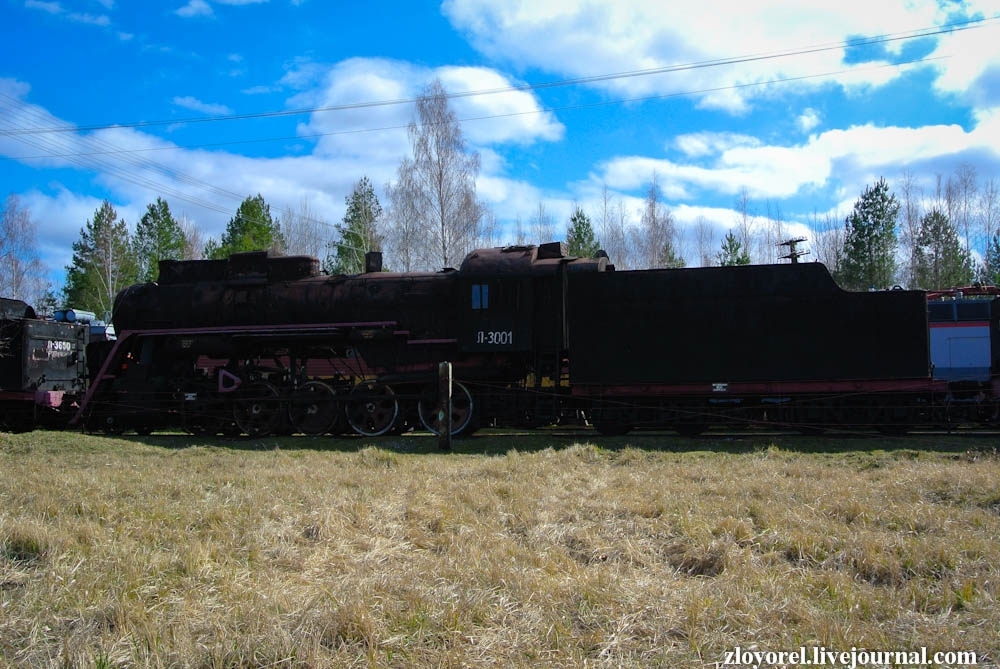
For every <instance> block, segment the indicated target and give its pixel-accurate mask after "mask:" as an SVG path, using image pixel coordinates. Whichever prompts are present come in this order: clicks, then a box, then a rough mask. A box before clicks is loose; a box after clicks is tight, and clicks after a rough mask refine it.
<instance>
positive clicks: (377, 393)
mask: <svg viewBox="0 0 1000 669" xmlns="http://www.w3.org/2000/svg"><path fill="white" fill-rule="evenodd" d="M398 416H399V403H398V402H397V401H396V394H395V393H394V392H392V388H390V387H389V386H387V385H385V384H383V383H376V382H374V381H369V382H366V383H359V384H358V385H356V386H354V389H353V390H351V396H350V397H349V398H348V400H347V422H348V423H349V424H350V426H351V427H352V428H354V431H355V432H357V433H358V434H363V435H365V436H366V437H377V436H379V435H383V434H385V433H386V432H388V431H389V430H391V429H392V426H393V425H395V424H396V418H397V417H398Z"/></svg>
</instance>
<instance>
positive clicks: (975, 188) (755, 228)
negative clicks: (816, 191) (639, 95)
mask: <svg viewBox="0 0 1000 669" xmlns="http://www.w3.org/2000/svg"><path fill="white" fill-rule="evenodd" d="M408 132H409V137H410V143H411V149H412V152H411V153H412V155H411V156H408V157H406V158H404V159H403V160H402V161H401V163H400V166H399V168H398V171H397V174H396V178H395V180H394V182H393V183H392V184H390V185H387V186H386V187H385V190H384V193H385V198H386V206H385V208H383V205H382V203H381V202H380V201H379V198H378V196H377V194H376V192H375V188H374V186H373V185H372V183H371V181H370V180H369V179H368V178H367V177H362V178H361V179H359V181H357V182H356V183H355V184H354V187H353V189H352V191H351V193H350V194H349V195H347V196H346V197H345V204H346V208H345V214H344V217H343V219H342V221H340V222H339V223H337V224H334V225H331V224H330V223H329V222H327V221H324V220H321V219H319V218H317V217H316V216H315V215H313V213H312V212H311V211H310V209H309V205H308V203H303V204H302V205H301V206H300V207H299V209H298V210H296V211H293V210H291V209H288V210H286V211H285V212H284V213H283V214H282V215H280V216H275V215H272V212H271V206H270V205H269V204H268V203H267V202H266V201H265V200H264V198H263V196H262V195H261V194H259V193H258V194H257V195H250V196H248V197H247V198H246V199H245V200H244V201H243V202H242V203H241V204H240V205H239V207H238V208H237V209H236V211H235V212H234V214H233V216H232V218H230V220H229V223H228V224H227V225H226V228H225V231H224V232H223V234H222V235H221V237H220V238H219V239H214V238H209V239H207V240H205V239H203V234H202V232H201V231H200V230H199V229H198V228H197V227H196V226H194V225H192V224H191V223H190V222H189V221H187V220H186V219H184V218H180V219H178V218H176V217H175V216H174V214H173V213H172V212H171V210H170V207H169V205H168V203H167V202H166V201H165V200H163V199H162V198H157V199H156V201H155V202H152V203H150V204H149V205H147V209H146V212H145V213H144V214H143V215H142V217H141V218H140V219H139V220H138V221H137V222H136V223H135V225H134V228H132V229H130V226H129V225H128V224H127V223H126V221H125V220H123V219H121V218H120V217H119V215H118V212H117V211H116V210H115V208H114V207H113V206H112V205H111V204H110V203H109V202H107V201H105V202H103V203H102V204H101V205H100V206H99V207H98V208H97V210H96V211H95V212H94V215H93V217H92V218H91V219H89V220H87V222H86V223H85V225H84V226H83V227H82V228H81V230H80V237H79V239H78V240H77V241H76V242H75V243H74V244H73V258H72V262H71V264H70V265H69V266H67V267H66V283H65V285H64V286H63V287H62V288H61V290H60V291H59V294H58V295H57V293H56V291H55V290H54V288H53V287H52V286H50V285H48V283H47V281H46V270H45V268H44V266H43V265H42V263H41V261H40V260H39V254H38V251H37V245H36V226H35V224H34V222H33V221H32V220H31V216H30V214H29V212H28V211H27V210H26V209H25V208H24V207H23V206H21V203H20V201H19V200H18V199H17V197H16V196H11V197H9V198H8V199H7V200H6V202H5V204H4V209H3V212H2V220H0V295H3V296H4V297H14V298H19V299H25V300H27V301H29V302H32V303H33V304H35V305H36V309H38V310H40V311H41V312H43V313H45V312H47V311H51V310H52V309H54V308H55V307H56V306H57V305H71V306H74V307H77V308H82V309H87V310H88V311H93V312H95V313H97V314H100V315H107V314H109V313H110V312H111V310H112V306H113V301H114V297H115V295H116V294H117V292H118V291H119V290H121V289H122V288H124V287H125V286H127V285H130V284H132V283H135V282H139V281H151V280H155V279H156V276H157V263H158V261H159V260H163V259H196V258H222V257H227V256H228V255H229V254H231V253H235V252H239V251H249V250H261V249H270V250H272V251H273V252H275V253H279V254H281V253H285V254H304V255H311V256H315V257H318V258H320V259H321V260H322V264H323V269H324V270H325V271H327V272H330V273H356V272H360V271H362V270H363V269H364V254H365V253H366V252H367V251H369V250H379V251H383V252H384V253H385V256H386V266H387V267H389V268H391V269H394V270H398V271H415V270H431V269H440V268H442V267H455V266H457V265H458V264H459V263H460V262H461V260H462V258H464V256H465V255H466V254H467V253H468V252H469V251H470V250H472V249H474V248H478V247H484V246H496V245H502V244H510V243H513V244H528V243H540V242H545V241H551V240H554V239H566V241H567V243H568V247H569V252H570V253H571V254H572V255H577V256H592V255H593V254H594V253H595V252H596V251H597V250H598V249H604V250H606V251H607V252H608V254H609V256H610V257H611V259H612V261H613V262H614V263H615V265H616V266H617V267H618V268H620V269H647V268H674V267H683V266H685V264H686V260H685V258H694V264H697V265H702V266H707V265H741V264H750V263H773V262H778V261H779V258H780V257H781V254H782V247H781V243H782V242H783V241H786V240H788V238H789V237H790V236H791V235H790V234H789V231H788V228H787V226H786V225H785V224H784V223H783V221H782V216H781V213H780V211H779V209H778V208H777V206H774V205H772V204H771V203H765V208H766V212H765V213H764V214H763V215H758V214H757V213H756V212H755V211H754V208H753V205H752V203H751V200H750V197H749V193H748V191H747V190H746V189H743V190H742V191H741V192H740V193H739V195H738V197H737V199H736V202H735V205H734V219H733V220H731V221H728V222H726V221H709V220H707V219H705V218H703V217H702V218H699V219H697V220H696V221H694V222H693V223H691V224H689V225H685V226H684V229H683V230H682V229H681V228H680V226H678V223H677V221H676V220H675V218H674V216H673V214H672V212H671V210H670V208H669V207H668V206H667V205H666V204H665V202H664V200H663V196H662V194H661V189H660V184H659V182H658V178H657V175H656V174H655V173H654V174H653V175H652V178H651V179H650V181H649V183H648V185H647V188H646V189H645V195H644V198H643V200H642V203H641V205H639V206H638V207H636V206H635V205H629V204H627V203H626V201H625V200H623V199H621V198H613V197H612V196H611V195H610V194H609V191H608V189H607V188H606V187H605V189H604V192H603V195H602V197H601V199H600V201H599V202H598V203H597V204H596V206H594V211H591V212H590V213H588V212H586V211H584V209H583V207H581V206H578V205H577V206H574V207H573V211H572V213H571V215H570V216H569V218H568V220H566V221H562V222H560V223H558V224H557V223H555V222H554V221H553V218H552V216H551V215H550V214H549V213H548V212H547V211H546V209H545V206H544V203H542V202H539V204H538V207H537V210H536V211H535V212H534V213H533V214H532V215H531V216H530V217H529V219H528V220H527V221H526V222H525V221H522V220H521V218H520V217H518V218H517V219H516V220H515V221H513V222H511V223H510V224H508V225H507V226H506V227H505V231H503V232H501V231H500V230H499V229H498V222H497V219H496V216H495V215H494V213H493V212H492V211H491V210H490V209H489V208H488V207H487V206H486V205H485V204H484V203H482V202H481V201H480V200H479V199H478V197H477V195H476V179H477V178H478V174H479V164H480V163H479V155H478V154H477V153H476V152H474V151H470V150H469V149H468V147H467V145H466V142H465V139H464V137H463V135H462V130H461V127H460V124H459V122H458V120H457V118H456V116H455V114H454V112H453V111H452V110H451V109H450V107H449V105H448V97H447V94H446V92H445V90H444V88H443V87H442V85H441V83H440V82H439V81H435V82H433V83H432V84H431V85H430V86H429V87H428V89H427V90H426V91H425V92H424V94H423V95H422V96H421V97H420V98H419V99H418V102H417V106H416V117H415V119H414V121H413V122H412V123H411V124H410V126H409V128H408ZM897 190H898V192H899V195H898V196H897V194H896V193H894V192H893V191H892V190H891V189H890V187H889V185H888V183H887V182H886V181H885V179H879V180H878V182H876V183H875V184H873V185H870V186H868V187H866V188H865V189H864V191H863V192H862V194H861V195H860V197H859V198H858V200H857V201H856V202H855V204H854V207H853V210H852V211H851V212H850V213H849V214H848V215H847V216H846V217H844V218H843V219H840V218H839V217H838V216H834V215H826V216H825V217H823V218H822V219H821V218H819V217H818V216H814V217H813V219H812V220H811V221H809V222H808V227H810V228H811V230H812V234H811V239H809V242H810V246H811V252H812V254H813V256H812V257H813V258H815V259H816V260H819V261H821V262H823V263H825V264H826V265H827V266H828V267H829V268H830V269H831V271H832V272H833V273H834V276H835V277H836V279H837V280H838V282H839V283H840V284H841V285H842V286H843V287H845V288H848V289H853V290H867V289H869V288H873V287H874V288H888V287H891V286H892V285H894V284H901V285H906V286H909V287H916V288H927V289H931V288H946V287H952V286H961V285H967V284H969V283H972V282H973V281H982V282H985V283H994V284H995V283H1000V188H998V184H997V181H996V179H994V178H989V179H987V180H985V181H983V180H980V179H978V178H977V175H976V173H975V170H974V169H973V168H972V167H971V166H969V165H962V166H960V167H959V169H958V171H957V172H956V174H955V175H953V176H950V177H946V178H941V177H939V178H937V180H936V188H935V190H934V192H933V193H931V194H929V195H928V194H926V193H924V192H923V191H922V190H921V189H920V188H919V187H918V181H917V179H916V178H915V177H914V176H913V175H912V174H910V173H904V175H903V177H902V179H901V180H900V181H899V182H898V184H897ZM723 231H724V232H725V234H722V233H723ZM720 237H721V238H720Z"/></svg>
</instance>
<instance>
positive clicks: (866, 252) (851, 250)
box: [837, 178, 900, 290]
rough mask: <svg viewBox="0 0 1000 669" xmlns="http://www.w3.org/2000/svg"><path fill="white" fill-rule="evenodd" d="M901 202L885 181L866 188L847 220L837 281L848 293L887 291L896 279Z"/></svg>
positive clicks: (881, 180)
mask: <svg viewBox="0 0 1000 669" xmlns="http://www.w3.org/2000/svg"><path fill="white" fill-rule="evenodd" d="M899 208H900V207H899V202H898V201H897V200H896V196H895V195H893V194H892V193H891V192H890V191H889V185H888V184H887V183H886V181H885V179H882V178H880V179H879V180H878V182H877V183H876V184H875V185H874V186H868V187H865V190H864V193H862V194H861V197H860V198H859V199H858V200H857V202H855V203H854V211H852V212H851V214H850V216H848V217H847V220H846V225H845V231H844V250H843V256H842V257H841V259H840V265H839V270H838V272H837V281H838V282H839V283H840V285H841V286H843V287H844V288H847V289H849V290H868V289H869V288H887V287H889V286H891V285H892V284H893V281H894V278H895V276H896V245H897V240H896V219H897V218H898V217H899Z"/></svg>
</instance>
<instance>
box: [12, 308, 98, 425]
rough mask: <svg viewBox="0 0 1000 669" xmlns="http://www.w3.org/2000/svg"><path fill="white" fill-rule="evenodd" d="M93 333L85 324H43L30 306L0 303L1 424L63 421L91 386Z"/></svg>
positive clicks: (51, 322) (43, 321)
mask: <svg viewBox="0 0 1000 669" xmlns="http://www.w3.org/2000/svg"><path fill="white" fill-rule="evenodd" d="M87 335H88V327H87V326H85V325H82V324H76V323H57V322H55V321H46V320H39V319H38V318H36V317H35V312H34V309H32V308H31V307H30V306H28V305H27V304H25V303H24V302H21V301H19V300H8V299H0V423H2V424H3V425H5V426H7V427H8V428H10V429H15V430H26V429H31V428H33V427H34V426H35V425H36V423H37V422H39V421H41V422H43V423H47V424H48V423H54V422H55V423H58V422H59V418H60V414H61V413H62V412H66V411H67V410H68V408H69V405H71V404H73V403H74V402H75V401H76V400H77V399H78V398H79V396H80V395H81V394H82V393H83V391H84V390H85V387H86V380H87V375H86V353H85V351H86V346H87ZM62 420H63V421H65V420H66V418H65V417H63V418H62Z"/></svg>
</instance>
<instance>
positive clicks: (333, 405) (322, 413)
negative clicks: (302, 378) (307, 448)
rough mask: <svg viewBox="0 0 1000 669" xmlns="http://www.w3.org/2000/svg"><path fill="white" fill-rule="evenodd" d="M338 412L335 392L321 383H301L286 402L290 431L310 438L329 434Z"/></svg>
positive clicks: (338, 407) (338, 403) (338, 402)
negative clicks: (290, 425)
mask: <svg viewBox="0 0 1000 669" xmlns="http://www.w3.org/2000/svg"><path fill="white" fill-rule="evenodd" d="M340 411H341V406H340V401H339V400H338V399H337V394H336V392H335V391H334V390H333V388H331V387H330V386H328V385H326V384H325V383H323V382H322V381H309V382H308V383H303V384H302V385H301V386H299V387H298V388H297V389H296V390H295V392H293V393H292V396H291V398H290V399H289V401H288V420H289V422H291V424H292V429H293V430H294V431H295V432H301V433H302V434H308V435H310V436H316V435H320V434H325V433H327V432H329V431H330V428H332V427H333V423H334V421H335V420H337V414H338V413H340Z"/></svg>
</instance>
